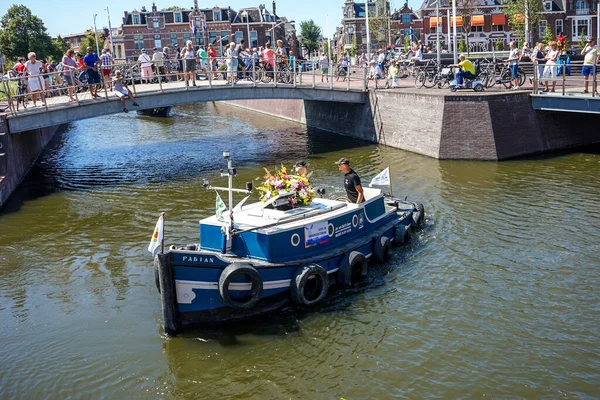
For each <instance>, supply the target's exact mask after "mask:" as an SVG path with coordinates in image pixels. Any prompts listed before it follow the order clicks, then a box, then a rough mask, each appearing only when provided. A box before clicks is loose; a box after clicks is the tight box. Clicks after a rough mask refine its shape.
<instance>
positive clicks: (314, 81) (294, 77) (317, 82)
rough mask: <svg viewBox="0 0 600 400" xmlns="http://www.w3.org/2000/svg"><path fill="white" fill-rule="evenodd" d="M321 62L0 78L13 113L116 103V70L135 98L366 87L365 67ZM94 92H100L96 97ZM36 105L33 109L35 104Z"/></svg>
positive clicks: (132, 65)
mask: <svg viewBox="0 0 600 400" xmlns="http://www.w3.org/2000/svg"><path fill="white" fill-rule="evenodd" d="M322 67H323V66H322V65H320V64H319V62H318V61H296V60H291V61H290V60H289V59H285V60H283V59H262V60H261V59H248V58H244V57H242V58H239V59H237V60H232V59H228V58H227V57H218V58H214V59H199V58H194V59H190V60H186V59H184V60H163V61H162V62H160V61H158V62H153V63H142V62H129V63H122V62H121V63H115V64H112V65H111V68H110V70H103V69H102V67H101V66H100V65H98V66H97V72H98V76H99V79H100V82H99V84H97V87H98V89H97V91H94V90H91V89H94V88H96V86H95V85H91V84H90V79H89V77H88V74H87V72H86V71H84V70H82V69H80V68H74V69H71V68H68V67H64V69H63V71H60V72H58V71H57V72H51V73H43V74H39V75H35V76H33V75H29V76H22V75H21V76H15V75H11V76H10V77H9V78H6V79H4V78H3V79H2V85H1V86H0V87H1V90H3V91H4V92H5V93H6V97H7V99H8V103H9V110H10V113H11V114H12V115H18V114H23V113H30V112H32V111H31V110H32V108H33V110H41V111H47V110H49V109H52V108H56V107H77V106H81V105H85V104H90V103H91V102H97V101H118V100H119V99H118V97H117V95H116V92H114V91H113V89H114V87H113V86H114V82H113V79H114V76H115V73H116V71H120V72H121V77H122V81H123V82H125V83H126V84H127V86H128V87H129V89H130V90H131V92H132V93H133V96H134V97H137V96H140V95H141V96H142V99H141V101H140V103H142V104H141V105H142V107H143V96H144V95H149V94H157V93H164V92H170V91H184V90H185V91H190V90H205V89H210V88H214V87H226V86H229V87H244V88H248V87H264V86H274V87H294V88H296V87H300V88H315V89H324V90H337V91H350V90H352V91H366V90H367V86H366V70H364V69H363V68H359V67H351V66H349V65H348V66H345V67H344V66H342V65H341V64H336V63H331V62H330V63H329V65H328V69H327V70H325V69H324V68H322ZM93 92H96V93H95V94H96V96H97V97H96V96H94V95H93V94H94V93H93ZM34 104H35V106H37V108H34V107H33V105H34Z"/></svg>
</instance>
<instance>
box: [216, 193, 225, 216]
mask: <svg viewBox="0 0 600 400" xmlns="http://www.w3.org/2000/svg"><path fill="white" fill-rule="evenodd" d="M226 211H227V206H226V205H225V203H223V200H221V196H219V192H217V202H216V214H217V219H218V220H219V221H225V218H224V217H223V215H224V214H225V212H226Z"/></svg>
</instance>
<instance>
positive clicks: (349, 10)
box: [347, 8, 352, 18]
mask: <svg viewBox="0 0 600 400" xmlns="http://www.w3.org/2000/svg"><path fill="white" fill-rule="evenodd" d="M347 17H348V18H352V9H351V8H349V9H348V15H347Z"/></svg>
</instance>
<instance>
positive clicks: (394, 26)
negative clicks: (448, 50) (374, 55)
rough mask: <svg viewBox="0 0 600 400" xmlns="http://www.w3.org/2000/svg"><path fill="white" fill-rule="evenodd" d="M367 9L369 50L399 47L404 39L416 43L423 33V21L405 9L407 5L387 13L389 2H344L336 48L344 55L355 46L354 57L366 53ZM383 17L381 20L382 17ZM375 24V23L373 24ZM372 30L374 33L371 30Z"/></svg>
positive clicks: (350, 0)
mask: <svg viewBox="0 0 600 400" xmlns="http://www.w3.org/2000/svg"><path fill="white" fill-rule="evenodd" d="M367 4H368V8H369V18H370V19H372V20H371V21H370V22H369V24H370V25H371V48H372V49H375V48H384V47H386V46H387V45H389V44H391V45H392V46H402V45H403V43H404V39H405V35H409V37H410V38H411V40H418V39H419V38H420V37H421V34H422V31H423V21H422V19H420V18H419V16H418V15H417V14H416V13H414V12H413V10H412V9H411V8H410V7H408V3H405V4H404V6H403V7H402V8H401V9H399V10H396V11H392V10H391V9H390V2H389V1H385V0H376V1H374V2H370V1H369V2H368V3H357V2H354V1H352V0H346V2H345V4H344V7H343V17H342V26H341V28H339V29H338V30H337V31H336V38H337V41H338V43H337V44H338V47H339V48H342V49H343V50H344V51H347V50H349V49H350V48H352V46H353V45H355V46H356V51H357V54H362V53H366V52H367V23H366V22H367V20H366V8H367ZM382 15H383V17H382ZM372 21H378V22H372ZM374 28H375V29H374Z"/></svg>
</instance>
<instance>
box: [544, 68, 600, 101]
mask: <svg viewBox="0 0 600 400" xmlns="http://www.w3.org/2000/svg"><path fill="white" fill-rule="evenodd" d="M599 72H600V64H594V65H584V62H583V61H574V62H570V63H568V64H565V63H561V64H548V63H546V64H538V63H536V64H535V68H534V70H533V94H540V93H546V92H548V93H556V94H559V95H561V96H573V95H576V94H577V95H590V96H591V97H598V89H597V86H598V75H597V74H598V73H599ZM586 82H587V85H586Z"/></svg>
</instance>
